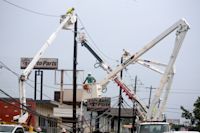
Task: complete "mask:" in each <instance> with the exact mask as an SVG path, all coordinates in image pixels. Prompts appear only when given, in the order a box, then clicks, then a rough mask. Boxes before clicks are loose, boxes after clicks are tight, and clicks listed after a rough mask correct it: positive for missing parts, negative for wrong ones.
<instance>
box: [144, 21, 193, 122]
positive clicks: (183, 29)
mask: <svg viewBox="0 0 200 133" xmlns="http://www.w3.org/2000/svg"><path fill="white" fill-rule="evenodd" d="M175 29H177V31H176V39H175V44H174V49H173V52H172V54H171V56H170V60H169V62H168V65H167V68H166V69H165V72H164V74H163V76H162V78H161V80H160V85H159V87H158V89H157V90H156V93H155V96H154V98H153V100H152V104H151V105H150V108H149V111H148V114H147V119H149V120H159V119H160V118H161V115H162V113H163V111H164V109H165V106H166V102H167V97H168V95H169V90H170V88H171V84H172V80H173V76H174V70H173V67H174V63H175V61H176V58H177V56H178V53H179V50H180V48H181V45H182V43H183V40H184V38H185V35H186V33H187V31H188V29H189V25H188V24H187V23H186V21H185V20H182V21H179V23H177V26H176V27H175ZM164 88H166V92H165V96H164V99H163V101H162V103H161V106H160V107H158V110H157V111H155V110H154V109H155V108H156V104H157V103H158V101H159V98H160V96H161V94H162V93H163V90H164ZM154 111H155V112H154Z"/></svg>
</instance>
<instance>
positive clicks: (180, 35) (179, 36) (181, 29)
mask: <svg viewBox="0 0 200 133" xmlns="http://www.w3.org/2000/svg"><path fill="white" fill-rule="evenodd" d="M188 29H189V25H188V24H187V22H186V21H185V20H184V19H181V20H179V21H177V22H176V23H175V24H173V25H172V26H171V27H169V28H168V29H167V30H165V31H164V32H162V33H161V34H160V35H159V36H157V37H156V38H155V39H153V40H152V41H151V42H149V43H148V44H147V45H145V46H144V47H143V48H142V49H141V50H140V51H138V52H136V53H135V54H133V55H131V56H130V57H129V58H128V59H127V60H126V61H125V62H124V63H122V64H120V65H119V66H118V67H117V68H116V69H114V70H113V71H112V72H110V73H109V74H108V76H107V77H106V78H105V79H104V80H102V81H101V82H100V85H101V86H105V85H107V84H108V83H109V81H110V80H114V81H115V82H116V81H119V79H118V76H117V74H118V73H119V72H120V71H121V70H122V69H124V68H126V67H127V66H128V65H130V64H132V63H135V62H136V61H137V60H138V58H139V57H140V56H142V55H143V54H144V53H146V52H147V51H148V50H149V49H151V48H152V47H154V46H155V45H156V44H157V43H158V42H160V41H161V40H163V39H164V38H165V37H166V36H168V35H169V34H170V33H172V32H173V31H175V30H177V31H176V41H175V49H174V51H173V53H172V56H171V59H170V61H169V63H168V65H167V68H166V70H165V72H164V74H163V75H164V76H163V77H162V79H161V82H160V87H158V88H159V89H158V90H157V92H156V95H155V97H154V99H153V103H152V105H151V106H150V108H149V109H148V113H147V120H151V118H150V117H149V116H151V115H152V112H153V111H152V110H153V108H154V107H155V104H156V102H157V101H158V100H159V97H160V95H161V93H162V91H163V88H164V86H165V85H166V82H167V79H168V77H169V76H171V77H172V78H173V65H174V63H175V60H176V57H177V55H178V52H179V49H180V46H181V44H182V42H183V39H184V37H185V34H186V32H187V31H188ZM169 74H171V75H169ZM172 78H171V80H170V82H168V83H169V84H168V85H167V86H168V87H169V88H170V86H171V82H172ZM122 83H123V82H121V83H119V84H118V85H119V86H120V87H122V88H124V92H125V93H126V94H127V95H128V96H129V98H130V97H131V99H132V98H133V99H136V98H135V97H136V96H135V94H134V93H132V92H131V91H130V90H129V89H127V87H125V86H124V85H123V84H122ZM167 93H169V92H167ZM167 96H168V94H165V100H164V101H165V102H163V103H164V104H163V106H162V109H160V111H159V114H160V113H162V112H161V110H162V111H163V109H164V107H165V104H166V100H167ZM136 101H137V100H136ZM138 103H140V101H138ZM156 116H157V114H156Z"/></svg>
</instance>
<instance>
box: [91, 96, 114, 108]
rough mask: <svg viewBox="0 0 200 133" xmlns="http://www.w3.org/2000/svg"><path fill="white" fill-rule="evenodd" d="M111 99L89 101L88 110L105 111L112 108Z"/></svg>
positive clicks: (103, 98)
mask: <svg viewBox="0 0 200 133" xmlns="http://www.w3.org/2000/svg"><path fill="white" fill-rule="evenodd" d="M110 104H111V98H110V97H102V98H92V99H88V100H87V109H88V110H89V111H104V110H106V109H109V108H110Z"/></svg>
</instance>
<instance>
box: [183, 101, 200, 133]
mask: <svg viewBox="0 0 200 133" xmlns="http://www.w3.org/2000/svg"><path fill="white" fill-rule="evenodd" d="M181 110H182V111H183V112H182V115H181V116H182V117H183V118H185V119H189V120H190V121H191V124H192V125H194V129H195V130H198V131H200V97H198V99H197V100H196V102H195V103H194V110H193V112H189V111H188V110H187V109H185V108H184V107H183V106H181Z"/></svg>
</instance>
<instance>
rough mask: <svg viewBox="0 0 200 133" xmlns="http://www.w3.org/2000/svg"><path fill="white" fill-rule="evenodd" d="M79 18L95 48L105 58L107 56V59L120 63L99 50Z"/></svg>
mask: <svg viewBox="0 0 200 133" xmlns="http://www.w3.org/2000/svg"><path fill="white" fill-rule="evenodd" d="M77 18H78V20H79V21H80V23H81V25H82V26H83V29H84V30H85V32H86V34H87V35H88V37H89V39H90V40H91V41H92V43H93V44H94V46H95V47H96V48H97V50H98V51H99V52H100V53H101V54H102V55H103V56H105V57H106V58H107V59H109V60H112V61H115V62H119V60H116V59H113V58H110V57H109V56H107V55H106V54H104V53H103V52H102V51H101V50H100V49H99V47H98V46H97V45H96V43H95V42H94V40H93V39H92V37H91V36H90V34H89V32H88V31H87V29H86V27H85V26H84V24H83V22H82V20H81V18H80V17H79V15H77Z"/></svg>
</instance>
